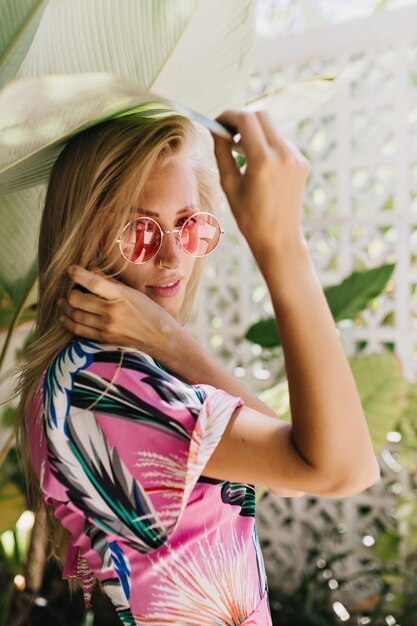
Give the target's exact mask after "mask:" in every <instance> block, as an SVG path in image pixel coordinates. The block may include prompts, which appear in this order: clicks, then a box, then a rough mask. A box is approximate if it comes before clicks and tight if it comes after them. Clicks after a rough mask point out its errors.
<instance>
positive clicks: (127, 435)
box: [18, 111, 379, 625]
mask: <svg viewBox="0 0 417 626" xmlns="http://www.w3.org/2000/svg"><path fill="white" fill-rule="evenodd" d="M218 120H219V121H220V122H221V123H224V124H225V125H228V126H229V127H231V128H234V129H235V130H236V132H239V133H240V135H241V144H242V147H243V149H244V151H245V154H246V156H247V167H246V171H245V173H242V172H241V171H240V170H239V168H238V167H237V165H236V162H235V159H234V157H233V154H232V150H231V144H229V143H228V142H227V141H226V140H224V139H221V138H218V137H217V136H214V137H213V139H214V152H215V157H216V159H217V165H218V168H219V172H220V182H221V185H222V187H223V189H224V191H225V193H226V196H227V199H228V201H229V204H230V207H231V210H232V212H233V215H234V217H235V219H236V221H237V224H238V226H239V229H240V231H241V233H242V235H243V236H244V237H245V238H246V240H247V242H248V244H249V245H250V247H251V250H252V252H253V255H254V257H255V260H256V262H257V264H258V266H259V268H260V270H261V272H262V274H263V276H264V278H265V281H266V283H267V285H268V288H269V291H270V294H271V299H272V303H273V306H274V309H275V313H276V318H277V322H278V325H279V330H280V335H281V338H282V345H283V349H284V354H285V359H286V369H287V376H288V382H289V390H290V400H291V413H292V422H291V423H288V422H286V421H283V420H280V419H279V418H278V417H277V416H276V414H275V413H274V412H273V411H271V410H270V409H269V408H268V407H267V406H266V405H265V404H264V403H263V402H261V401H260V400H259V399H258V398H256V397H255V396H253V395H251V394H250V393H249V392H248V391H247V390H246V389H245V388H244V387H243V386H242V385H241V384H240V383H239V382H238V381H237V380H236V379H235V378H234V377H233V376H231V375H230V374H228V373H227V372H226V371H225V370H224V369H223V368H222V367H221V366H220V364H219V363H217V361H216V360H215V359H213V358H212V357H211V356H210V355H209V354H207V353H206V351H205V350H204V349H203V348H202V346H201V345H200V344H199V343H198V341H197V340H196V339H195V338H193V337H192V335H191V334H190V333H189V332H188V331H187V330H186V329H185V324H186V322H187V321H188V320H189V319H191V317H192V315H193V314H194V311H195V308H194V304H195V300H196V294H197V292H198V291H197V290H198V285H199V279H200V276H201V274H202V270H203V266H204V264H205V262H206V260H207V255H208V254H210V253H211V252H212V251H213V250H214V249H215V247H216V245H217V243H218V241H219V240H220V237H221V234H222V228H221V224H220V222H219V221H218V219H217V218H216V216H215V211H216V205H217V203H218V192H219V191H220V188H219V186H218V184H217V180H216V171H215V168H213V167H212V166H211V164H210V161H209V158H208V153H207V149H206V148H205V147H204V146H202V144H200V139H199V136H198V134H197V133H196V127H194V125H193V123H192V122H191V121H189V120H188V119H186V118H184V117H181V116H177V115H172V116H168V117H165V118H160V119H158V120H155V119H154V120H143V119H138V118H136V117H135V116H131V117H126V118H122V119H119V120H114V121H109V122H104V123H102V124H99V125H97V126H95V127H94V128H91V129H89V130H87V131H84V132H83V133H81V134H80V135H78V136H77V137H76V138H75V139H73V140H72V141H71V142H70V143H69V144H68V146H67V147H66V148H65V149H64V150H63V152H62V153H61V154H60V156H59V158H58V160H57V161H56V163H55V166H54V168H53V171H52V173H51V178H50V182H49V186H48V192H47V196H46V201H45V209H44V213H43V219H42V223H41V229H40V238H39V309H38V319H37V328H36V341H35V343H34V345H33V348H32V350H31V353H30V355H29V357H28V361H27V363H26V365H25V368H24V370H23V371H22V376H21V379H20V384H19V389H20V391H21V403H20V407H19V411H20V423H19V426H18V441H19V444H20V447H21V448H22V449H23V452H25V451H26V454H23V459H24V460H25V462H26V463H27V468H26V469H27V473H28V476H29V477H30V478H31V483H32V485H33V491H34V493H35V496H37V499H38V504H39V501H41V500H42V498H43V500H44V501H45V503H46V505H47V509H48V510H51V509H52V510H53V511H54V514H55V517H56V518H57V519H58V520H60V522H61V524H62V526H63V527H64V528H65V529H66V530H67V531H68V536H69V543H68V548H67V549H66V556H65V565H64V576H66V577H71V576H72V577H76V578H78V579H79V580H81V581H82V584H83V587H84V594H85V598H86V601H87V603H88V601H89V596H90V594H91V586H92V582H93V579H94V577H95V578H97V579H98V580H99V581H100V582H101V584H102V586H103V588H104V590H105V592H106V593H107V594H108V595H109V597H110V598H111V600H112V601H113V603H114V605H115V607H116V610H117V611H118V614H119V616H120V619H121V621H122V622H123V623H125V624H162V623H163V624H193V625H197V624H198V625H201V624H210V625H214V624H259V625H261V624H262V625H265V624H271V618H270V612H269V606H268V597H267V581H266V577H265V570H264V565H263V559H262V554H261V551H260V546H259V540H258V536H257V532H256V524H255V506H254V486H255V484H261V485H268V486H269V487H270V488H271V489H272V490H273V491H274V492H275V493H278V494H280V495H285V496H296V495H302V494H303V493H305V492H309V493H314V494H319V495H325V496H329V497H344V496H349V495H351V494H354V493H358V492H360V491H362V490H364V489H366V488H367V487H369V486H370V485H371V484H373V483H374V482H375V481H376V480H377V479H378V477H379V466H378V463H377V460H376V458H375V455H374V453H373V449H372V444H371V441H370V437H369V432H368V429H367V426H366V421H365V418H364V414H363V410H362V407H361V403H360V400H359V396H358V393H357V389H356V387H355V384H354V380H353V377H352V374H351V371H350V368H349V364H348V361H347V359H346V357H345V355H344V352H343V349H342V346H341V343H340V341H339V338H338V335H337V331H336V328H335V325H334V322H333V319H332V316H331V313H330V311H329V308H328V306H327V302H326V300H325V297H324V294H323V291H322V289H321V286H320V283H319V281H318V278H317V276H316V274H315V271H314V267H313V264H312V261H311V258H310V255H309V251H308V247H307V243H306V241H305V239H304V237H303V233H302V228H301V216H302V202H303V193H304V187H305V182H306V178H307V174H308V164H307V162H306V160H305V159H304V157H303V156H302V155H301V154H300V153H299V152H298V150H297V149H296V148H295V147H294V146H293V145H292V144H290V143H289V142H287V141H285V140H284V139H283V138H282V137H281V136H280V135H279V133H278V132H277V131H276V129H275V128H274V126H273V124H272V123H271V119H270V117H269V116H268V115H267V114H266V113H265V112H261V111H257V112H251V113H248V112H234V111H227V112H225V113H223V114H222V115H221V116H220V117H219V118H218ZM171 283H174V285H172V286H171V287H169V286H166V285H168V284H171ZM29 457H30V458H31V462H32V464H33V468H34V471H33V470H31V464H30V462H29ZM352 460H354V461H355V462H354V463H352ZM41 496H42V497H41ZM52 537H53V539H54V541H55V543H58V534H57V533H56V529H55V530H52ZM57 548H58V549H59V546H57Z"/></svg>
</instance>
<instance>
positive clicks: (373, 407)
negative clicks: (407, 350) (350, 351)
mask: <svg viewBox="0 0 417 626" xmlns="http://www.w3.org/2000/svg"><path fill="white" fill-rule="evenodd" d="M349 363H350V366H351V368H352V372H353V376H354V378H355V382H356V385H357V387H358V391H359V395H360V398H361V402H362V406H363V409H364V412H365V415H366V420H367V423H368V427H369V431H370V433H371V437H372V442H373V444H374V447H375V449H376V450H377V451H379V450H380V448H381V447H382V446H383V445H384V444H385V442H386V435H387V433H388V432H389V431H391V430H393V429H394V428H395V426H396V425H397V423H398V421H399V419H400V417H401V415H402V414H403V412H404V410H405V408H406V407H407V405H408V382H407V380H406V379H405V378H404V376H403V375H402V371H401V364H400V361H399V359H398V357H397V356H396V355H395V354H393V353H392V352H382V353H380V354H370V355H367V356H361V357H356V358H351V359H349Z"/></svg>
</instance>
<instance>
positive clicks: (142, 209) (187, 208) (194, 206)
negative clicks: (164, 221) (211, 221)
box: [137, 203, 198, 217]
mask: <svg viewBox="0 0 417 626" xmlns="http://www.w3.org/2000/svg"><path fill="white" fill-rule="evenodd" d="M197 207H198V205H197V203H193V204H187V206H185V207H183V208H182V209H180V210H179V211H177V213H176V215H179V214H180V213H184V211H189V210H190V209H196V208H197ZM137 210H138V211H140V212H141V213H144V214H145V215H154V216H155V217H159V213H155V211H150V210H149V209H144V208H142V207H138V209H137Z"/></svg>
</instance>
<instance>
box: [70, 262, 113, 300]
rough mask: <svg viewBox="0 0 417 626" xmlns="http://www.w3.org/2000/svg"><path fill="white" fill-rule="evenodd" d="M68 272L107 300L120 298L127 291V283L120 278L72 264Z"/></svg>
mask: <svg viewBox="0 0 417 626" xmlns="http://www.w3.org/2000/svg"><path fill="white" fill-rule="evenodd" d="M68 273H69V275H70V276H71V278H72V279H73V281H74V282H76V283H78V284H79V285H82V286H83V287H86V289H88V291H90V292H91V293H93V294H95V295H96V296H100V298H105V299H106V300H119V299H120V298H122V297H123V294H124V292H125V285H124V284H123V283H121V282H120V281H118V280H115V279H111V278H109V277H104V276H100V274H95V273H93V272H90V271H88V270H85V269H84V268H82V267H80V266H79V265H72V266H71V267H70V268H69V269H68Z"/></svg>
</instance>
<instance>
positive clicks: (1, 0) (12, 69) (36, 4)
mask: <svg viewBox="0 0 417 626" xmlns="http://www.w3.org/2000/svg"><path fill="white" fill-rule="evenodd" d="M47 3H48V0H19V2H16V0H0V15H1V22H0V89H1V88H2V87H4V85H5V84H6V83H7V82H9V81H10V80H12V79H13V78H14V77H15V75H16V74H17V72H18V70H19V68H20V66H21V64H22V62H23V59H24V58H25V56H26V53H27V51H28V50H29V47H30V44H31V43H32V40H33V38H34V36H35V33H36V29H37V28H38V26H39V22H40V20H41V18H42V15H43V12H44V10H45V8H46V5H47Z"/></svg>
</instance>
